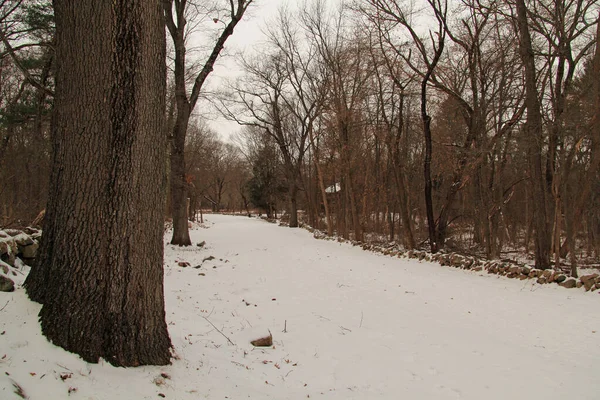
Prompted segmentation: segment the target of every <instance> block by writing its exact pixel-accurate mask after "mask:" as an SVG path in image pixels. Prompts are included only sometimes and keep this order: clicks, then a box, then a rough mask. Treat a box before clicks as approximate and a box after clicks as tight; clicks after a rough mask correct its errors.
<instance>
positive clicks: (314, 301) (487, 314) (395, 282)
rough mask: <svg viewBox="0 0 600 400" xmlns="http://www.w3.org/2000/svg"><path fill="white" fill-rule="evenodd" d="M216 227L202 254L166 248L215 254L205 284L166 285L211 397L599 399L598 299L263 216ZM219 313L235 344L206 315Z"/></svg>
mask: <svg viewBox="0 0 600 400" xmlns="http://www.w3.org/2000/svg"><path fill="white" fill-rule="evenodd" d="M207 219H208V221H209V222H212V223H214V225H213V226H212V227H211V228H209V229H206V230H199V231H195V232H194V234H193V235H194V240H195V241H200V240H206V241H207V248H206V249H204V250H201V251H200V254H202V256H201V257H198V256H197V252H193V251H190V252H172V251H171V250H169V252H168V254H169V257H170V258H171V259H173V257H175V258H177V259H178V260H182V261H189V262H191V264H192V265H195V264H196V263H197V262H198V260H200V259H202V258H204V257H207V256H209V255H211V256H214V257H215V259H214V260H212V261H210V262H209V261H207V262H205V263H204V264H203V267H202V268H201V269H200V271H204V273H205V274H206V275H205V276H198V275H197V273H198V271H199V270H196V269H190V268H186V269H182V268H171V269H170V271H169V272H168V277H167V287H168V290H169V291H170V293H169V303H168V309H169V310H170V312H171V313H172V314H171V315H170V316H169V318H170V319H174V320H181V319H183V320H184V321H185V322H183V323H182V325H181V326H177V327H175V326H172V327H171V331H172V332H173V333H175V332H178V333H177V334H174V335H173V337H174V339H175V338H177V339H178V341H177V342H176V343H175V345H176V347H177V348H178V349H179V351H180V353H182V355H183V357H185V358H187V359H188V362H189V363H190V364H189V365H190V368H191V367H194V366H196V367H198V368H200V369H199V370H198V373H200V374H201V375H203V376H204V379H200V380H199V386H198V390H199V393H204V394H206V395H207V398H223V397H224V396H227V397H228V398H244V397H245V395H247V398H265V399H267V398H272V399H298V398H306V397H308V396H310V397H311V398H314V397H317V398H318V397H323V398H328V399H351V398H352V399H398V398H409V399H506V398H513V399H515V398H516V399H534V398H544V399H562V398H565V397H571V398H577V399H598V398H599V395H598V393H600V380H599V379H598V378H599V377H600V375H599V374H598V372H599V371H600V367H598V362H599V361H600V346H598V343H599V341H600V333H598V332H600V320H599V319H598V318H592V317H590V315H597V314H594V313H595V310H597V309H598V300H599V299H598V296H597V295H596V294H589V293H588V294H585V293H584V292H583V291H581V290H566V289H563V288H560V287H556V286H550V285H545V286H540V285H537V284H533V283H532V282H533V281H530V280H527V281H515V280H509V279H506V278H502V277H497V276H492V275H487V274H481V275H482V276H478V274H476V273H473V272H467V271H462V270H456V269H450V268H445V267H440V266H439V265H436V264H430V263H419V262H415V261H412V260H411V261H407V260H402V259H394V258H390V257H387V256H381V255H376V254H372V253H367V252H364V251H362V250H361V249H359V248H356V247H352V246H350V245H347V244H339V243H336V242H330V241H321V240H315V239H313V238H312V235H311V234H310V233H308V232H307V231H305V230H302V229H289V228H283V227H278V226H276V225H273V224H268V223H265V222H262V221H257V220H254V219H248V218H243V217H227V216H219V215H210V216H208V217H207ZM192 259H193V260H194V261H191V260H192ZM220 260H223V261H220ZM169 264H170V265H174V264H175V263H174V261H170V260H169ZM213 267H216V268H213ZM176 278H183V279H184V280H185V281H187V283H186V287H184V288H180V286H179V285H174V284H172V283H171V282H173V281H174V279H176ZM177 296H178V297H177ZM174 297H175V298H174ZM194 302H196V303H195V304H194ZM248 304H249V305H248ZM184 313H185V314H187V315H185V316H184V315H183V314H184ZM208 314H210V317H208V318H209V320H210V321H211V322H212V323H213V324H215V326H217V327H218V328H219V329H220V330H221V331H222V332H223V333H224V334H225V335H227V336H228V337H229V338H230V339H231V340H232V341H233V342H234V343H235V344H236V345H237V347H235V346H232V345H230V344H228V342H227V340H226V339H225V338H224V337H223V336H222V335H220V334H219V333H218V332H217V331H215V330H214V329H213V328H212V327H211V326H209V325H208V324H207V323H205V321H203V320H198V318H197V317H198V315H204V316H208ZM284 326H286V327H287V333H283V332H282V330H283V329H284ZM267 329H270V331H271V332H272V333H273V339H274V344H275V349H268V350H259V349H254V350H253V349H252V347H251V346H250V345H249V344H248V341H249V339H251V338H252V334H253V333H254V334H258V336H260V334H261V333H265V332H267ZM185 334H189V335H192V336H191V337H192V338H193V339H190V342H191V343H193V344H189V343H186V340H184V339H182V337H185ZM216 346H218V348H215V347H216ZM195 351H199V352H201V354H202V356H200V357H196V356H198V354H194V359H192V358H191V357H190V353H191V352H195ZM245 353H247V354H245ZM288 360H289V362H288ZM265 361H266V363H264V362H265ZM227 362H229V364H227ZM194 363H196V364H194ZM198 363H200V364H201V365H199V364H198ZM278 367H279V368H278ZM191 369H192V370H193V369H194V368H191ZM192 375H194V374H192ZM186 379H192V376H190V377H188V378H186ZM267 382H268V383H267Z"/></svg>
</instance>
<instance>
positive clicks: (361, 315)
mask: <svg viewBox="0 0 600 400" xmlns="http://www.w3.org/2000/svg"><path fill="white" fill-rule="evenodd" d="M363 316H364V315H363V312H362V311H361V312H360V325H358V327H359V328H362V322H363Z"/></svg>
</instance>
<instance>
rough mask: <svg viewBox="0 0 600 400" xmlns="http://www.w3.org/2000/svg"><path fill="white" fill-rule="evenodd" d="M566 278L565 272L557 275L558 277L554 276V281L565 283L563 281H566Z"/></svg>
mask: <svg viewBox="0 0 600 400" xmlns="http://www.w3.org/2000/svg"><path fill="white" fill-rule="evenodd" d="M566 280H567V276H566V275H563V274H558V275H556V277H555V278H554V281H555V282H556V283H563V282H564V281H566Z"/></svg>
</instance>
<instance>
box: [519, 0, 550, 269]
mask: <svg viewBox="0 0 600 400" xmlns="http://www.w3.org/2000/svg"><path fill="white" fill-rule="evenodd" d="M517 22H518V26H519V33H520V41H519V48H520V53H521V59H522V60H523V65H524V68H525V91H526V94H525V105H526V107H527V121H526V124H525V134H526V135H527V137H526V142H527V155H528V160H529V173H530V175H531V187H532V194H533V202H532V206H533V223H534V226H535V266H536V268H539V269H547V268H549V267H550V246H551V238H550V233H549V229H548V220H547V213H546V182H545V180H544V175H543V173H542V165H543V161H542V147H543V127H542V114H541V105H540V100H539V98H538V92H537V86H536V85H537V82H536V70H535V59H534V55H533V48H532V45H531V36H530V34H529V25H528V23H527V8H526V6H525V1H524V0H517Z"/></svg>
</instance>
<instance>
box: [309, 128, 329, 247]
mask: <svg viewBox="0 0 600 400" xmlns="http://www.w3.org/2000/svg"><path fill="white" fill-rule="evenodd" d="M309 134H310V145H311V146H312V148H313V154H314V157H313V160H314V162H315V169H316V170H317V180H318V181H319V190H320V191H321V199H322V200H323V208H325V219H326V220H327V235H329V236H332V235H333V220H332V218H331V211H330V209H329V201H328V200H327V192H326V191H325V183H324V182H323V172H322V171H321V165H320V164H319V152H318V149H317V146H316V145H315V138H314V137H313V133H312V131H311V132H310V133H309ZM334 187H335V182H334Z"/></svg>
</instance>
